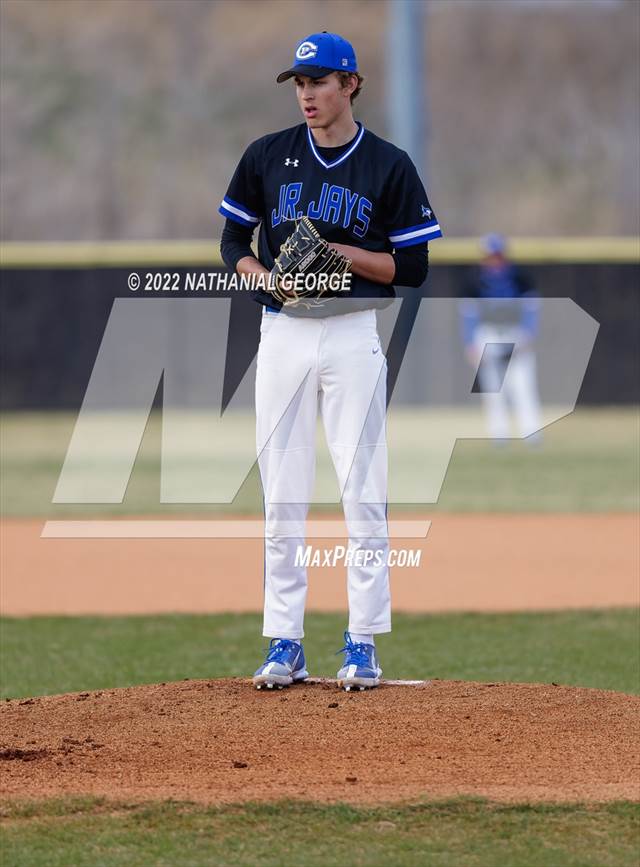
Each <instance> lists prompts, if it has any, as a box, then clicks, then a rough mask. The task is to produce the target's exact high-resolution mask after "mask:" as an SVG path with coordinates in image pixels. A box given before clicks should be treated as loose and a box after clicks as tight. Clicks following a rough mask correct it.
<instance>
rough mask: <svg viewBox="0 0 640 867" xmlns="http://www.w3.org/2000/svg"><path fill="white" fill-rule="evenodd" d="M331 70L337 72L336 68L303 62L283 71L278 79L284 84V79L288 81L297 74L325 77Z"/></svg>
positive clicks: (278, 81) (279, 82)
mask: <svg viewBox="0 0 640 867" xmlns="http://www.w3.org/2000/svg"><path fill="white" fill-rule="evenodd" d="M331 72H336V70H335V69H329V67H328V66H309V65H308V64H303V65H301V66H294V67H292V68H291V69H287V70H285V71H284V72H281V73H280V75H279V76H278V77H277V78H276V81H277V83H278V84H282V82H283V81H287V79H289V78H293V77H294V76H295V75H306V76H308V77H309V78H324V77H325V75H329V73H331Z"/></svg>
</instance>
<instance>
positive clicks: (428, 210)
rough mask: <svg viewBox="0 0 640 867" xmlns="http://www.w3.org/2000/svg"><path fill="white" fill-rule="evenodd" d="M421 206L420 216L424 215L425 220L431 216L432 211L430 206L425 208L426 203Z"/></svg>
mask: <svg viewBox="0 0 640 867" xmlns="http://www.w3.org/2000/svg"><path fill="white" fill-rule="evenodd" d="M421 208H422V216H423V217H426V218H427V220H428V219H430V218H431V217H432V216H433V211H432V210H431V208H427V206H426V205H421Z"/></svg>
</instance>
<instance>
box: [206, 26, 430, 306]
mask: <svg viewBox="0 0 640 867" xmlns="http://www.w3.org/2000/svg"><path fill="white" fill-rule="evenodd" d="M336 76H338V78H339V80H340V81H341V82H342V84H343V86H351V87H353V81H354V77H357V87H356V88H355V89H354V90H353V92H352V93H351V101H352V102H353V100H354V99H355V97H356V96H357V95H358V93H359V91H360V87H361V83H362V77H361V76H360V75H359V74H358V73H357V72H356V59H355V54H354V53H353V49H352V47H351V45H350V44H349V43H348V42H346V41H345V40H343V39H342V38H341V37H339V36H337V35H336V34H329V33H322V34H314V35H312V36H309V37H308V38H307V39H306V40H305V41H304V42H302V43H301V44H300V45H299V46H298V49H297V52H296V63H295V67H294V68H292V69H289V70H287V71H286V72H283V73H282V74H281V75H279V76H278V81H285V80H286V79H288V78H295V83H296V94H297V97H298V102H299V104H300V108H301V110H302V112H303V114H304V117H305V121H306V122H305V123H302V124H299V125H298V126H294V127H291V128H290V129H286V130H283V131H282V132H276V133H272V134H270V135H266V136H263V137H262V138H260V139H258V140H257V141H254V142H253V143H252V144H250V145H249V147H248V148H247V150H246V151H245V153H244V154H243V156H242V159H241V160H240V163H239V164H238V167H237V169H236V171H235V173H234V175H233V178H232V180H231V182H230V184H229V187H228V190H227V193H226V195H225V197H224V199H223V201H222V203H221V205H220V209H219V210H220V213H221V214H222V215H223V216H225V217H226V218H227V222H226V225H225V229H224V231H223V235H222V253H223V256H224V259H225V262H226V264H227V265H228V266H229V268H231V269H232V270H236V266H237V264H238V262H239V261H240V260H241V259H243V258H245V257H251V256H253V253H252V251H251V247H250V242H251V237H252V234H253V231H254V229H255V228H256V227H257V226H260V233H259V240H258V258H259V260H260V263H261V265H262V266H264V267H265V268H266V269H267V270H271V268H272V267H273V263H274V259H275V257H276V256H277V255H278V252H279V250H280V246H281V244H282V243H283V241H285V240H286V238H287V237H288V236H289V235H290V234H291V232H292V231H293V228H294V226H295V222H294V221H295V220H296V219H297V218H299V217H302V216H303V215H306V216H308V217H309V218H310V219H311V221H312V222H313V223H314V225H315V226H316V228H317V229H318V231H319V232H320V234H321V235H322V237H323V238H325V239H326V240H327V241H328V242H329V243H330V244H332V246H336V247H337V248H339V249H341V250H342V251H343V252H344V253H345V254H346V255H347V256H348V257H349V258H350V259H352V261H353V265H352V278H351V291H350V292H348V293H341V295H343V296H348V297H351V298H357V299H362V303H361V304H359V303H357V302H356V303H355V304H354V305H353V306H350V309H352V310H353V309H357V308H358V307H363V308H373V307H382V306H385V305H386V304H388V303H389V299H391V298H393V297H394V289H393V283H394V282H395V283H397V284H400V285H407V286H420V285H422V283H423V282H424V280H425V278H426V275H427V268H428V250H427V243H428V241H429V240H432V239H434V238H438V237H441V234H442V233H441V231H440V227H439V225H438V221H437V219H436V216H435V214H434V212H433V209H432V208H431V205H430V203H429V199H428V197H427V194H426V192H425V189H424V187H423V185H422V182H421V181H420V178H419V177H418V173H417V171H416V169H415V166H414V165H413V163H412V161H411V159H410V158H409V156H408V155H407V154H406V153H405V152H404V151H402V150H400V149H399V148H397V147H396V146H395V145H393V144H391V143H390V142H387V141H385V140H384V139H381V138H379V137H378V136H377V135H374V133H372V132H371V131H370V130H368V129H365V127H364V126H363V124H362V123H360V122H355V121H353V119H352V118H349V119H346V120H347V121H348V122H349V123H350V126H349V127H348V128H347V127H345V131H346V133H347V136H348V140H346V141H344V140H343V141H339V142H337V143H336V144H335V146H333V145H334V142H333V141H327V140H323V139H322V132H323V131H324V130H326V128H327V126H329V127H330V126H331V123H330V121H331V110H332V103H331V98H332V97H331V92H330V91H331V89H332V88H333V89H335V77H336ZM327 94H329V95H328V96H327ZM312 130H317V132H316V134H315V135H314V132H313V131H312ZM318 141H323V144H324V145H327V146H321V145H320V144H319V143H318ZM367 253H377V254H380V253H383V254H386V255H385V259H384V260H382V259H380V257H378V258H377V259H376V258H372V257H370V256H369V257H367V255H366V254H367ZM387 257H388V262H387ZM256 300H257V301H259V302H260V303H262V304H264V305H267V306H272V307H276V308H279V307H280V304H279V302H277V301H274V299H273V298H272V296H271V295H270V294H269V293H268V292H257V293H256ZM335 300H336V301H339V298H336V299H335ZM352 303H353V302H352ZM336 308H337V309H336ZM320 309H321V315H323V316H324V315H327V314H329V315H331V314H336V313H340V309H339V304H338V305H335V304H334V305H333V306H331V305H329V306H328V307H327V306H325V307H323V308H320ZM343 309H344V308H343ZM287 312H288V313H293V314H299V315H307V316H308V315H314V313H313V312H312V311H309V310H308V309H307V308H301V309H297V308H296V309H289V308H288V309H287Z"/></svg>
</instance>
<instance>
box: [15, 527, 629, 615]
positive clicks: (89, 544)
mask: <svg viewBox="0 0 640 867" xmlns="http://www.w3.org/2000/svg"><path fill="white" fill-rule="evenodd" d="M324 517H325V518H326V517H328V516H324ZM334 517H337V518H339V517H340V516H334ZM400 517H402V518H407V519H408V518H413V519H419V520H422V521H424V520H427V519H428V518H429V517H431V516H430V515H429V514H424V513H423V514H419V513H418V514H415V515H409V514H402V515H400ZM433 517H434V521H433V526H432V527H431V530H430V531H429V534H428V536H427V538H426V539H396V540H392V546H393V547H395V548H412V549H416V550H419V551H420V554H421V560H420V565H419V567H418V568H404V569H401V568H395V569H392V575H391V592H392V600H393V610H394V611H412V612H420V611H428V612H435V611H544V610H553V609H565V608H600V607H613V606H631V605H637V604H638V601H639V592H638V569H639V562H638V521H637V517H636V515H635V514H633V513H616V514H591V513H589V514H587V513H584V514H552V515H547V514H513V515H504V514H484V515H483V514H438V515H437V516H433ZM43 524H44V522H43V521H42V520H36V519H7V520H4V521H2V522H1V524H0V533H1V535H2V545H1V554H0V556H1V565H2V585H1V587H0V593H1V597H2V611H3V613H4V614H5V615H10V616H16V617H23V616H28V615H34V614H36V615H37V614H159V613H163V612H190V613H205V612H220V611H236V612H242V611H257V610H259V609H260V608H261V607H262V597H263V582H264V577H263V547H264V542H263V540H262V539H257V538H254V539H251V538H247V539H237V538H229V539H175V538H166V539H142V538H141V539H47V538H41V535H40V534H41V532H42V528H43ZM343 541H344V540H343V539H339V540H337V539H333V540H329V539H315V540H314V545H315V547H318V548H323V549H324V548H327V547H333V546H334V545H335V544H337V543H338V542H340V543H342V542H343ZM307 610H309V611H346V610H347V593H346V578H345V568H344V566H341V565H339V566H337V567H335V566H333V567H319V568H311V569H310V570H309V595H308V599H307Z"/></svg>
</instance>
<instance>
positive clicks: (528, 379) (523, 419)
mask: <svg viewBox="0 0 640 867" xmlns="http://www.w3.org/2000/svg"><path fill="white" fill-rule="evenodd" d="M524 339H525V334H524V332H523V331H522V329H521V328H519V327H517V326H500V325H482V326H480V327H479V328H478V329H477V330H476V333H475V335H474V342H475V346H476V349H477V350H478V354H481V353H483V352H484V354H483V356H482V364H481V365H480V370H479V378H480V385H481V387H482V389H483V394H482V400H483V403H484V406H485V410H486V416H487V426H488V428H489V435H490V436H491V438H492V439H506V438H507V437H509V436H511V429H510V428H511V426H510V420H509V407H510V406H511V407H512V408H513V410H514V411H515V415H516V419H517V422H518V432H519V434H520V436H521V437H529V436H532V435H534V434H536V433H537V432H538V431H539V430H540V428H541V425H542V422H541V411H540V398H539V396H538V384H537V376H536V357H535V353H534V351H533V349H532V348H531V346H529V345H525V347H524V348H522V349H520V348H519V347H518V344H519V343H522V342H523V341H524ZM501 343H513V344H515V348H514V351H513V354H512V356H511V358H510V360H509V366H508V367H507V370H506V373H505V372H504V361H503V359H502V351H501V350H500V346H499V344H501Z"/></svg>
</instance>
